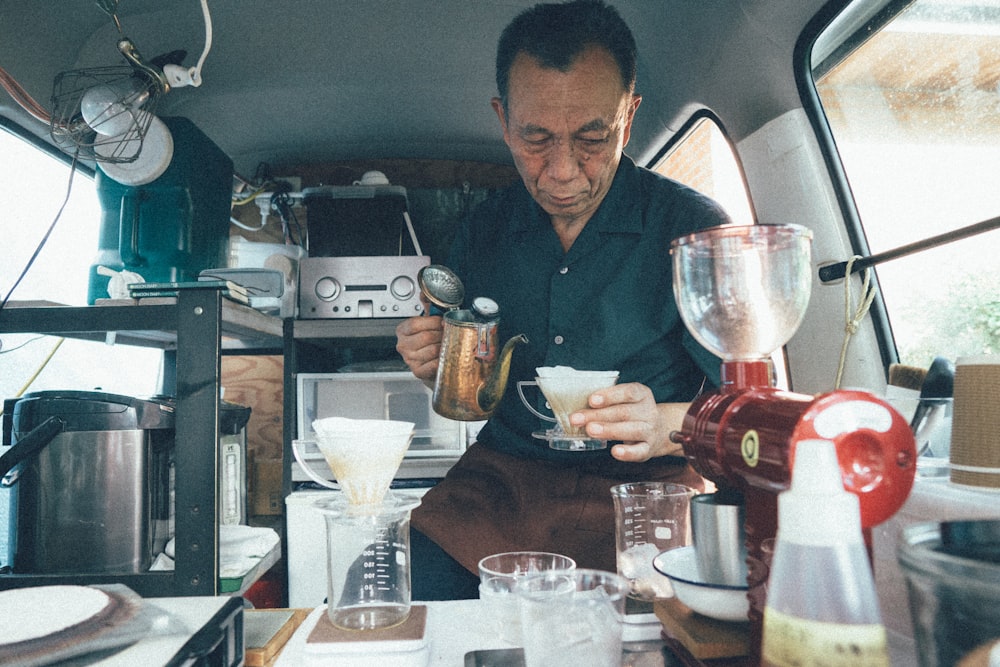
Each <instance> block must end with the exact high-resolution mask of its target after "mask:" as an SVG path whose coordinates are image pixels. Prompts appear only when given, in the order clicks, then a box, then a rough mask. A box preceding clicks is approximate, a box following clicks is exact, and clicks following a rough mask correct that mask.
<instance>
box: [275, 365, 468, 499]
mask: <svg viewBox="0 0 1000 667" xmlns="http://www.w3.org/2000/svg"><path fill="white" fill-rule="evenodd" d="M431 398H432V392H431V390H430V389H429V388H428V387H427V386H426V385H424V383H423V382H421V381H420V380H418V379H417V378H416V377H414V376H413V374H412V373H410V372H409V371H402V372H396V371H392V372H370V373H369V372H361V373H299V374H298V375H297V377H296V408H297V410H296V419H297V423H296V438H297V439H298V440H300V441H306V442H309V441H315V439H316V433H315V431H313V428H312V423H313V421H315V420H317V419H325V418H327V417H347V418H350V419H392V420H397V421H406V422H413V424H414V433H413V441H412V442H411V443H410V448H409V449H408V450H407V452H406V454H405V456H404V457H403V462H402V463H401V464H400V467H399V472H398V473H397V474H396V478H397V479H401V480H402V479H437V478H441V477H444V474H445V473H446V472H447V471H448V468H450V467H451V466H452V464H454V463H455V461H457V460H458V458H459V457H460V456H461V455H462V453H463V452H464V451H465V448H466V445H467V441H468V436H467V433H466V424H465V422H460V421H455V420H452V419H446V418H444V417H442V416H440V415H438V414H437V413H436V412H434V410H433V408H432V407H431ZM302 453H303V458H304V460H305V462H306V463H307V464H308V465H309V467H310V469H311V470H312V471H313V472H315V473H316V474H318V475H319V476H320V477H322V478H323V479H330V480H332V479H333V474H332V472H331V471H330V468H329V466H328V465H327V463H326V460H325V459H324V458H323V455H322V454H321V453H320V452H319V450H318V449H317V448H316V447H315V446H312V447H305V448H303V452H302ZM307 481H309V477H308V476H307V475H306V473H304V472H303V471H302V470H301V469H300V468H299V465H298V463H297V462H293V463H292V482H295V483H298V482H307Z"/></svg>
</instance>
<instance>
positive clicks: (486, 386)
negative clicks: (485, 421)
mask: <svg viewBox="0 0 1000 667" xmlns="http://www.w3.org/2000/svg"><path fill="white" fill-rule="evenodd" d="M527 342H528V337H527V336H525V335H524V334H518V335H516V336H514V337H513V338H511V339H510V340H508V341H507V342H506V343H504V346H503V349H502V350H501V351H500V357H499V359H497V364H496V366H494V367H493V372H492V373H491V374H490V375H489V377H487V378H486V382H484V383H483V384H482V386H480V387H479V391H477V392H476V402H477V403H478V404H479V409H480V410H482V411H483V412H484V413H486V414H491V413H492V412H493V411H494V410H496V408H497V405H499V404H500V399H501V398H503V393H504V391H505V390H506V389H507V378H508V376H509V375H510V358H511V354H512V353H513V352H514V347H515V346H517V345H521V344H524V343H527Z"/></svg>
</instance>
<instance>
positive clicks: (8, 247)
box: [0, 128, 163, 399]
mask: <svg viewBox="0 0 1000 667" xmlns="http://www.w3.org/2000/svg"><path fill="white" fill-rule="evenodd" d="M0 156H3V158H2V159H0V183H3V184H4V187H2V188H0V238H2V239H3V244H2V247H3V254H2V261H0V300H2V299H4V298H5V297H7V295H8V294H10V301H11V302H24V301H41V302H54V303H59V304H65V305H72V306H82V305H86V303H87V276H88V272H89V269H90V265H91V263H92V262H93V261H94V257H95V256H96V254H97V247H98V230H99V227H100V221H101V213H100V206H99V204H98V201H97V192H96V189H95V188H94V181H93V179H92V178H91V177H90V176H89V175H88V174H87V173H85V172H83V171H80V170H77V171H76V172H75V173H74V174H73V181H72V187H70V167H69V165H68V164H67V163H66V162H63V161H61V160H59V159H57V158H56V157H54V156H52V155H51V154H49V153H47V152H45V151H44V150H41V149H40V148H38V147H36V146H35V145H33V144H31V143H28V142H26V141H24V140H23V139H22V138H21V137H18V136H15V135H14V134H12V133H10V132H6V131H4V130H3V129H2V128H0ZM67 191H68V192H69V197H68V198H67V196H66V194H67ZM64 201H65V202H66V205H65V208H64V209H63V210H62V213H61V214H60V212H59V211H60V207H62V205H63V202H64ZM57 216H58V220H57V221H56V223H55V226H54V227H53V230H52V233H51V235H50V236H49V238H48V240H47V241H46V242H45V244H44V246H43V247H42V249H41V251H40V252H39V254H38V257H37V259H36V260H35V261H34V263H33V264H32V266H31V268H30V269H28V270H27V272H26V273H25V274H24V278H23V279H22V280H21V282H20V284H18V285H17V287H16V288H15V287H14V285H15V283H16V282H17V280H18V277H19V276H20V275H21V273H22V271H24V268H25V266H26V265H27V264H28V261H29V259H30V258H31V256H32V254H33V253H34V252H35V249H36V248H37V247H38V245H39V243H40V242H41V241H42V239H43V238H44V236H45V233H46V231H47V230H48V229H49V226H50V225H51V224H52V221H53V220H55V219H56V217H57ZM12 288H13V292H11V290H12ZM8 307H10V306H9V305H8ZM2 318H3V311H0V319H2ZM50 354H51V358H49V357H50ZM162 356H163V355H162V353H161V352H159V351H158V350H153V349H148V348H137V347H131V346H127V345H113V346H112V345H108V344H105V343H97V342H93V341H82V340H71V339H66V340H62V339H60V338H59V337H55V336H38V335H34V334H23V335H22V334H17V335H14V334H9V335H8V334H4V335H2V336H0V399H9V398H16V397H17V396H18V394H19V393H22V392H24V393H27V392H31V391H41V390H50V389H75V390H91V389H97V388H100V389H102V390H104V391H109V392H114V393H120V394H125V395H131V396H148V395H151V394H155V393H156V392H157V391H158V389H159V380H160V366H161V360H162ZM36 374H37V375H36Z"/></svg>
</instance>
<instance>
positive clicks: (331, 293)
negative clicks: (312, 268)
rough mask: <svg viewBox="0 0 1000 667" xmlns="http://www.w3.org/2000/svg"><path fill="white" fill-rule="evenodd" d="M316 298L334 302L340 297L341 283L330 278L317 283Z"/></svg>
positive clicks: (326, 277) (327, 277)
mask: <svg viewBox="0 0 1000 667" xmlns="http://www.w3.org/2000/svg"><path fill="white" fill-rule="evenodd" d="M315 290H316V296H318V297H319V298H320V299H322V300H323V301H333V300H334V299H336V298H337V297H338V296H340V283H338V282H337V281H336V280H335V279H333V278H331V277H330V276H325V277H323V278H320V279H319V280H317V281H316V288H315Z"/></svg>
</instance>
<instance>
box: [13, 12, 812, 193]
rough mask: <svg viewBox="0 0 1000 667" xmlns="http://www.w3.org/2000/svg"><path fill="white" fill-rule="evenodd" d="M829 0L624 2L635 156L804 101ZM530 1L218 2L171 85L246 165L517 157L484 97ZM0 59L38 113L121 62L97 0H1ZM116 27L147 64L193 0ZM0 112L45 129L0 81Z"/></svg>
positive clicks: (196, 17)
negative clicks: (695, 126) (797, 51)
mask: <svg viewBox="0 0 1000 667" xmlns="http://www.w3.org/2000/svg"><path fill="white" fill-rule="evenodd" d="M824 3H825V0H739V1H736V0H727V1H721V0H705V1H702V0H628V1H624V0H622V1H620V2H618V3H617V5H618V7H619V10H620V12H621V13H622V15H623V17H624V18H625V20H626V21H627V22H628V23H629V25H630V26H631V27H632V29H633V32H634V33H635V35H636V40H637V42H638V45H639V54H640V59H639V82H638V89H639V92H640V93H642V95H643V97H644V99H643V104H642V107H641V108H640V110H639V114H638V116H637V119H636V121H635V125H634V127H633V131H632V140H631V144H630V146H629V149H628V152H629V153H630V154H631V155H632V156H633V157H635V158H636V159H637V160H638V161H639V162H645V161H646V160H648V159H650V158H651V157H652V156H653V155H654V154H655V153H656V152H657V151H658V150H659V149H660V148H661V147H662V145H663V144H664V142H665V141H666V140H667V139H668V138H669V137H670V135H671V134H673V133H674V132H676V130H677V129H679V127H680V126H681V125H682V124H683V122H684V121H685V120H686V119H687V118H688V117H689V116H690V114H691V112H692V111H694V110H697V109H700V108H708V109H711V110H712V111H714V112H715V113H716V114H717V115H718V116H719V117H720V118H721V119H722V121H723V124H724V126H725V128H726V130H727V131H728V132H729V134H730V135H731V136H732V138H734V139H736V140H738V139H740V138H742V137H743V136H745V135H747V134H749V133H751V132H753V131H754V130H755V129H757V128H758V127H760V126H761V125H763V124H765V123H766V122H768V121H769V120H771V119H773V118H775V117H777V116H779V115H780V114H782V113H784V112H785V111H786V110H788V109H790V108H794V107H797V106H800V102H799V98H798V93H797V91H796V89H795V85H794V80H793V76H792V67H793V50H794V46H795V42H796V40H797V38H798V35H799V34H800V32H801V31H802V29H803V27H804V26H805V24H806V23H807V22H808V21H809V20H810V19H811V17H812V16H813V15H814V14H816V13H817V12H818V11H819V10H820V9H821V8H822V6H823V5H824ZM532 4H534V2H532V1H529V0H427V1H417V0H354V1H352V2H347V1H345V0H281V1H280V2H275V1H274V0H221V1H220V0H213V1H212V2H210V3H209V9H210V11H211V15H212V22H213V32H214V35H213V42H212V50H211V52H210V53H209V55H208V58H207V59H206V61H205V65H204V68H203V70H202V78H203V84H202V86H201V87H200V88H182V89H175V90H173V91H171V92H170V93H169V94H168V95H166V97H165V98H163V100H162V101H161V102H160V106H159V109H158V113H159V115H162V116H186V117H187V118H190V119H191V120H192V121H193V122H194V123H195V124H196V125H198V127H200V128H201V129H202V130H203V131H204V132H205V133H206V134H207V135H208V136H210V137H211V138H212V139H213V140H214V141H215V142H216V143H217V144H219V146H221V147H222V149H223V150H224V151H226V152H227V153H228V154H229V155H230V156H231V157H232V158H233V160H234V162H235V164H236V169H237V171H238V172H240V173H242V174H244V175H250V174H252V173H253V171H254V169H255V168H256V166H257V165H258V164H259V163H260V162H267V163H269V164H271V165H272V166H276V167H280V166H281V165H284V164H304V163H318V162H330V161H338V160H348V159H367V158H423V159H458V160H484V161H491V162H503V163H506V162H509V155H508V154H507V151H506V148H505V147H504V145H503V142H502V140H501V136H500V131H499V128H498V127H497V120H496V117H495V116H494V114H493V111H492V109H491V108H490V105H489V99H490V97H491V96H493V95H494V94H495V84H494V78H493V58H494V48H495V45H496V41H497V37H498V36H499V33H500V31H501V30H502V28H503V26H504V25H506V23H507V22H508V21H509V20H510V19H511V18H512V17H513V16H514V15H515V14H516V13H518V12H519V11H520V10H521V9H523V8H525V7H528V6H531V5H532ZM3 5H4V7H3V11H2V15H0V67H3V68H4V69H5V70H6V71H7V72H8V74H10V75H11V76H12V77H13V78H14V79H16V80H17V81H18V82H19V83H20V84H21V85H22V86H23V87H24V88H25V89H26V90H27V91H28V93H29V94H31V95H32V96H33V97H34V98H35V100H36V101H38V102H39V103H40V104H42V105H43V106H45V107H46V108H48V107H49V106H50V103H49V97H50V95H51V87H52V80H53V78H54V77H55V75H56V74H57V73H58V72H60V71H63V70H68V69H74V68H82V67H96V66H105V65H119V64H122V63H123V60H122V58H121V56H120V55H119V54H118V52H117V50H116V47H115V44H116V42H117V39H118V33H117V30H116V29H115V27H114V25H113V23H112V21H111V19H110V18H109V17H108V16H107V14H105V13H104V12H103V11H101V10H100V9H99V8H98V7H97V6H96V4H95V3H94V1H93V0H32V1H31V2H11V1H5V2H4V3H3ZM118 16H119V18H120V21H121V24H122V27H123V31H124V34H125V35H126V36H128V37H129V38H131V39H132V41H133V42H134V43H135V44H136V46H137V47H138V49H139V51H140V53H141V54H142V55H143V57H144V58H145V59H147V60H149V59H151V58H153V57H155V56H157V55H160V54H163V53H167V52H170V51H175V50H185V51H186V52H187V58H186V59H185V60H184V63H183V64H184V65H185V66H187V67H190V66H193V65H194V64H195V63H196V61H197V59H198V57H199V56H200V55H201V52H202V48H203V46H204V38H205V34H204V24H203V21H202V12H201V5H200V2H199V0H121V1H120V4H119V7H118ZM0 115H3V116H7V117H8V118H12V119H13V120H14V121H15V122H17V123H19V124H21V125H23V126H24V127H26V128H28V129H29V130H31V131H32V132H34V133H36V134H38V135H39V136H44V135H45V134H46V128H44V127H41V126H40V125H39V123H37V122H36V121H34V120H32V119H31V118H30V117H28V116H27V115H26V114H25V113H24V112H23V111H21V109H20V108H18V107H17V105H16V104H15V103H14V102H13V100H12V99H11V98H10V97H9V96H8V95H7V94H6V93H5V92H0Z"/></svg>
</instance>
